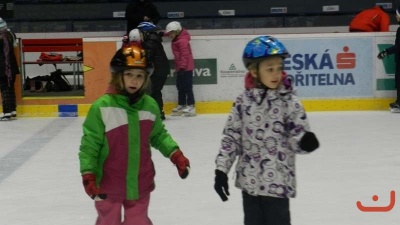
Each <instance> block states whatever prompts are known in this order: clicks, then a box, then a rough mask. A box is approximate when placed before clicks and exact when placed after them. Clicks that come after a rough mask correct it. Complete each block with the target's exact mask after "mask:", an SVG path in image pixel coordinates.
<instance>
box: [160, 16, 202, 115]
mask: <svg viewBox="0 0 400 225" xmlns="http://www.w3.org/2000/svg"><path fill="white" fill-rule="evenodd" d="M165 33H166V34H167V35H168V36H170V37H171V39H172V41H171V48H172V53H173V54H174V62H175V72H176V87H177V89H178V106H177V107H175V108H174V109H172V114H171V115H172V116H180V115H182V116H196V109H195V99H194V94H193V69H194V60H193V54H192V48H191V46H190V39H191V38H190V34H189V32H187V30H186V29H185V28H183V27H182V26H181V24H180V23H179V22H177V21H173V22H170V23H168V24H167V27H166V29H165Z"/></svg>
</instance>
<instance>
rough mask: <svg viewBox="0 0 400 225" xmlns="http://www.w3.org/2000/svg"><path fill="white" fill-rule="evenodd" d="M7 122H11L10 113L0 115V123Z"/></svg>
mask: <svg viewBox="0 0 400 225" xmlns="http://www.w3.org/2000/svg"><path fill="white" fill-rule="evenodd" d="M9 120H11V113H2V114H0V121H9Z"/></svg>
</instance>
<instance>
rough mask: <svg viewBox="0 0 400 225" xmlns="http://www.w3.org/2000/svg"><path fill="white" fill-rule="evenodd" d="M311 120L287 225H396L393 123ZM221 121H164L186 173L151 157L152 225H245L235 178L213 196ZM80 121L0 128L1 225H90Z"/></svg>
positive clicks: (374, 118) (396, 120)
mask: <svg viewBox="0 0 400 225" xmlns="http://www.w3.org/2000/svg"><path fill="white" fill-rule="evenodd" d="M308 116H309V121H310V125H311V129H312V131H314V132H315V133H316V135H317V137H318V138H319V140H320V143H321V147H320V148H319V149H318V150H317V151H316V152H314V153H312V154H309V155H298V157H297V161H296V163H297V164H296V166H297V186H298V187H297V191H298V195H297V197H296V198H295V199H292V200H291V202H290V203H291V216H292V225H378V224H379V225H398V224H399V222H400V198H398V197H400V195H399V194H400V114H392V113H390V112H386V111H372V112H309V113H308ZM226 118H227V115H226V114H223V115H199V116H197V117H191V118H182V117H169V116H168V118H167V120H166V121H165V125H166V127H167V129H168V130H169V132H170V133H171V134H172V136H173V137H174V139H175V140H176V141H177V142H178V143H179V145H180V147H181V149H182V150H183V151H184V153H185V155H186V156H187V157H188V158H189V159H190V160H191V167H192V169H191V174H190V175H189V177H188V178H187V179H186V180H181V179H180V178H179V177H178V175H177V172H176V168H175V167H173V166H172V164H171V163H170V161H169V159H167V158H164V157H163V156H162V155H161V154H160V153H159V152H157V151H156V150H154V151H153V160H154V163H155V167H156V172H157V174H156V190H155V191H154V192H153V193H152V195H151V204H150V209H149V210H150V212H149V214H150V217H151V219H152V221H153V223H154V225H224V224H226V225H240V224H243V222H242V221H243V213H242V205H241V193H240V191H239V190H238V189H236V188H235V187H234V186H233V179H232V177H233V173H232V172H233V171H231V173H230V174H229V178H230V191H231V196H230V199H229V201H227V202H224V203H223V202H222V201H221V200H220V199H219V197H218V195H217V194H216V193H215V192H214V189H213V183H214V181H213V180H214V169H215V166H214V159H215V156H216V154H217V151H218V148H219V145H220V138H221V132H222V128H223V126H224V124H225V120H226ZM83 120H84V118H19V119H18V120H16V121H11V122H1V123H0V225H72V224H74V225H86V224H88V225H89V224H90V225H92V224H94V221H95V219H96V211H95V209H94V205H93V201H92V200H91V199H90V198H89V197H88V196H87V195H86V193H85V192H84V189H83V187H82V184H81V176H80V173H79V162H78V149H79V144H80V138H81V135H82V128H81V125H82V122H83ZM392 190H393V191H395V197H396V198H391V197H390V191H392ZM398 193H399V194H398ZM374 195H377V196H378V197H379V199H378V200H377V201H373V199H372V196H374ZM398 199H399V200H398ZM375 200H376V199H375ZM357 201H360V202H361V203H362V205H363V206H365V207H367V208H368V207H369V208H368V210H372V211H376V208H371V207H372V206H374V207H377V209H378V210H381V211H383V212H362V211H360V210H359V209H358V208H357V206H356V202H357ZM391 202H392V205H393V204H394V206H393V207H390V203H391ZM396 203H398V204H396ZM388 206H389V207H388Z"/></svg>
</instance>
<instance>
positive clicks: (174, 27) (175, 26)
mask: <svg viewBox="0 0 400 225" xmlns="http://www.w3.org/2000/svg"><path fill="white" fill-rule="evenodd" d="M181 30H182V25H181V23H179V22H178V21H172V22H170V23H168V24H167V27H166V28H165V33H167V34H168V33H170V32H171V31H181Z"/></svg>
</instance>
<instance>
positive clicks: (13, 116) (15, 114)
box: [11, 111, 17, 120]
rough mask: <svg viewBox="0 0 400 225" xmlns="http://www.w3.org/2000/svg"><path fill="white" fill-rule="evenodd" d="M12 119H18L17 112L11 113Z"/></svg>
mask: <svg viewBox="0 0 400 225" xmlns="http://www.w3.org/2000/svg"><path fill="white" fill-rule="evenodd" d="M11 119H13V120H16V119H17V112H16V111H12V112H11Z"/></svg>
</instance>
